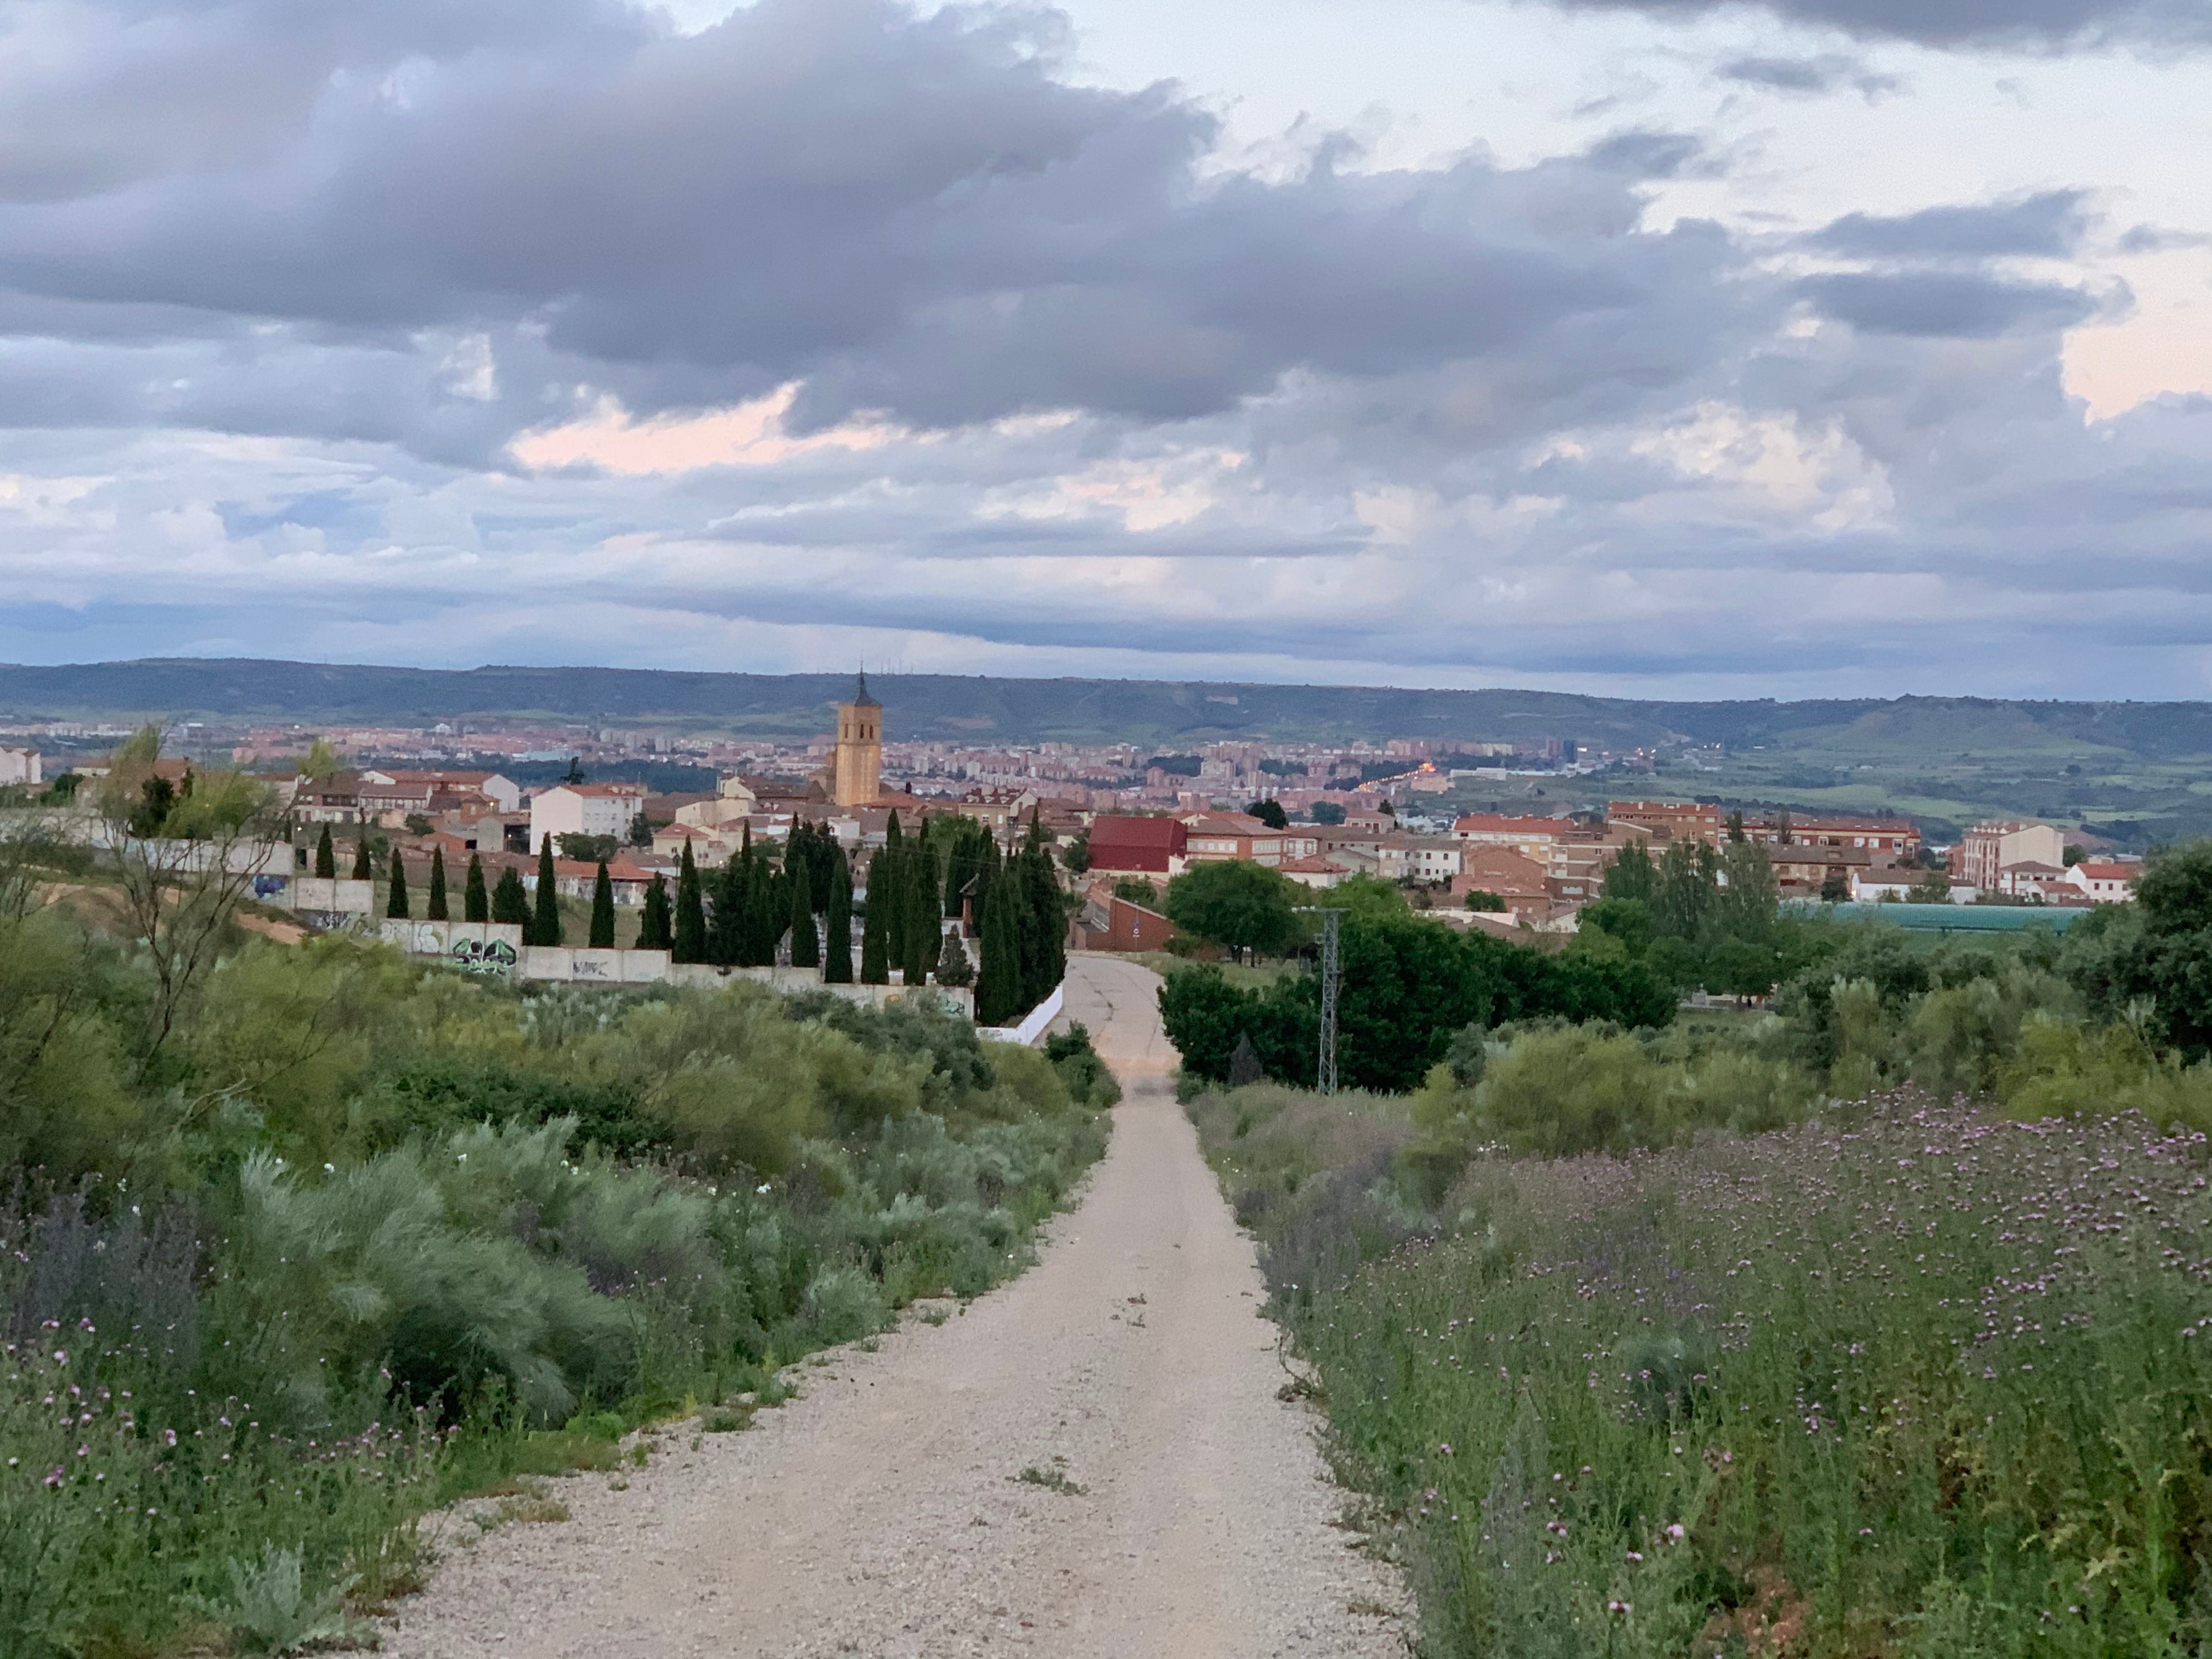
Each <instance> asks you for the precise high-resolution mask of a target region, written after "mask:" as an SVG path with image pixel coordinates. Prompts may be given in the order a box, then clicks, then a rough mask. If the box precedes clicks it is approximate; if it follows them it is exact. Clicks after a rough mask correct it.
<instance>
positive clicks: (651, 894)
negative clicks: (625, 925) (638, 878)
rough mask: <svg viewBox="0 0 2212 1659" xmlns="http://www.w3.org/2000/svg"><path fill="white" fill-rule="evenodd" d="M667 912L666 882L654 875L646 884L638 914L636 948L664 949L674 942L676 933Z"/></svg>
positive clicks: (648, 949)
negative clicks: (643, 899)
mask: <svg viewBox="0 0 2212 1659" xmlns="http://www.w3.org/2000/svg"><path fill="white" fill-rule="evenodd" d="M675 943H676V935H675V931H674V929H673V927H671V917H670V915H669V914H668V883H667V881H666V880H665V878H662V877H659V876H655V877H654V878H653V880H652V881H651V882H650V883H648V884H647V887H646V890H645V904H644V907H643V908H642V910H641V913H640V915H639V916H638V926H637V948H638V949H639V950H641V951H665V950H667V949H669V948H670V947H671V945H674V944H675Z"/></svg>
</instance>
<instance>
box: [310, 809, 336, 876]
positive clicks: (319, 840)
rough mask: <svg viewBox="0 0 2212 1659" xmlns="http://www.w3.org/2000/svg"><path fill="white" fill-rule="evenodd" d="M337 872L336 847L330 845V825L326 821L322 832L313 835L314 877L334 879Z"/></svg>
mask: <svg viewBox="0 0 2212 1659" xmlns="http://www.w3.org/2000/svg"><path fill="white" fill-rule="evenodd" d="M337 873H338V855H337V848H334V847H332V846H331V826H330V825H329V824H327V823H326V824H325V825H324V826H323V833H322V834H321V835H319V836H316V837H315V879H316V880H318V881H331V880H335V879H336V878H337Z"/></svg>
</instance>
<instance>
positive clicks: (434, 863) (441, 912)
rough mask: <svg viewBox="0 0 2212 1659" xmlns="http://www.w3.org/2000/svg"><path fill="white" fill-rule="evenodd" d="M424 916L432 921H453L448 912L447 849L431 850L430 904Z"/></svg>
mask: <svg viewBox="0 0 2212 1659" xmlns="http://www.w3.org/2000/svg"><path fill="white" fill-rule="evenodd" d="M422 914H423V915H424V916H425V917H427V918H428V920H430V921H452V920H453V918H452V917H451V916H450V915H447V910H446V849H445V848H442V847H433V848H431V849H430V902H428V904H427V905H425V906H424V907H423V908H422Z"/></svg>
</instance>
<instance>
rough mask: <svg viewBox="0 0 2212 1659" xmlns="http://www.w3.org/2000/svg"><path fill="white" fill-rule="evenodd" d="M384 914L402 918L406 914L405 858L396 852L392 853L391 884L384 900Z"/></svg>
mask: <svg viewBox="0 0 2212 1659" xmlns="http://www.w3.org/2000/svg"><path fill="white" fill-rule="evenodd" d="M384 914H385V915H387V916H398V917H400V918H403V919H404V917H405V916H406V915H407V860H405V859H403V858H401V857H400V856H399V854H398V853H397V852H394V853H393V854H392V886H391V888H390V890H389V891H388V893H387V895H386V900H385V905H384Z"/></svg>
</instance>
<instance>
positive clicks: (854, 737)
mask: <svg viewBox="0 0 2212 1659" xmlns="http://www.w3.org/2000/svg"><path fill="white" fill-rule="evenodd" d="M883 773H884V706H883V704H881V703H879V702H877V701H876V700H875V699H874V698H873V697H872V696H869V695H868V676H867V673H866V671H865V670H864V671H862V672H861V675H860V684H859V686H858V687H857V688H856V689H855V690H854V693H853V700H852V702H841V703H839V704H838V705H837V752H836V757H835V758H834V759H833V760H832V761H831V763H830V775H829V798H830V799H832V800H834V801H836V803H837V805H840V806H866V805H868V803H869V802H871V801H872V800H874V799H876V797H877V796H878V795H880V794H882V793H883V792H884V787H883Z"/></svg>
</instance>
